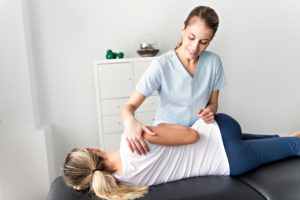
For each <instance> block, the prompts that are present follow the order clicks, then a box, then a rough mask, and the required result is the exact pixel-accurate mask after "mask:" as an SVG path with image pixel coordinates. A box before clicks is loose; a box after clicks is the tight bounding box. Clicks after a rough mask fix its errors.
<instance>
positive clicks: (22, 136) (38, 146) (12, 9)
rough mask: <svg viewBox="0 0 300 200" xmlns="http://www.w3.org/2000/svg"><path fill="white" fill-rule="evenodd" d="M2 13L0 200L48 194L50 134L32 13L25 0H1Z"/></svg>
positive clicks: (0, 8) (0, 22)
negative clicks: (43, 106) (31, 25)
mask: <svg viewBox="0 0 300 200" xmlns="http://www.w3.org/2000/svg"><path fill="white" fill-rule="evenodd" d="M0 14H1V16H0V27H1V31H0V55H1V59H0V91H1V94H0V95H1V96H0V157H1V161H0V199H9V200H14V199H24V200H27V199H28V200H35V199H36V200H38V199H43V198H45V196H46V194H47V192H48V190H49V186H50V179H49V173H50V170H49V164H50V165H51V166H53V159H52V160H51V161H48V156H47V154H48V152H47V147H48V149H50V148H51V146H50V145H47V144H46V139H45V137H49V138H51V133H50V132H49V131H50V126H49V125H48V126H43V127H41V124H40V120H39V119H40V117H39V112H40V110H39V100H38V99H39V98H38V92H37V84H36V82H35V81H36V78H35V76H36V74H35V71H34V69H35V65H34V58H33V52H32V48H31V38H30V35H31V34H30V30H29V26H28V21H27V19H28V18H27V17H26V12H24V10H23V4H22V2H21V1H11V0H2V1H0ZM46 133H47V134H46ZM50 155H51V154H50ZM52 168H54V167H52Z"/></svg>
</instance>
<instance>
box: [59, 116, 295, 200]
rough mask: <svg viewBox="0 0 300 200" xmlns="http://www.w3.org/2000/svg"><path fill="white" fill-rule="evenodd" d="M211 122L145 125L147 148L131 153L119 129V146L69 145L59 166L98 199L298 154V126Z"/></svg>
mask: <svg viewBox="0 0 300 200" xmlns="http://www.w3.org/2000/svg"><path fill="white" fill-rule="evenodd" d="M215 120H216V121H215V122H214V123H212V124H206V123H204V122H203V121H202V119H199V120H198V121H196V122H195V123H194V124H193V126H192V127H191V128H189V127H184V126H180V125H173V124H159V125H158V126H155V127H154V126H152V127H151V126H150V127H148V128H149V129H150V130H151V131H153V132H155V133H156V135H153V136H152V135H148V134H144V138H145V139H146V143H147V145H148V146H149V149H150V152H148V153H147V154H146V155H144V156H139V155H137V154H136V153H132V152H131V151H130V149H129V147H128V145H127V143H126V140H125V137H124V135H123V136H122V139H121V145H120V150H118V151H115V152H104V151H101V150H99V149H93V148H91V149H84V148H75V149H73V150H72V151H71V152H70V153H69V154H68V156H67V158H66V160H65V164H64V167H63V178H64V180H65V182H66V183H67V184H69V185H71V186H73V187H74V188H75V189H85V188H87V187H89V186H91V187H90V188H91V190H92V191H94V192H95V194H96V195H97V196H98V197H100V198H104V199H134V198H138V197H142V196H143V195H145V194H146V193H147V192H148V187H147V186H150V185H156V184H160V183H166V182H170V181H174V180H179V179H183V178H187V177H194V176H204V175H231V176H236V175H240V174H243V173H245V172H248V171H250V170H252V169H254V168H256V167H258V166H260V165H263V164H265V163H269V162H273V161H276V160H280V159H283V158H286V157H289V156H300V138H299V137H300V132H298V133H295V134H293V135H291V136H290V137H280V136H279V135H261V134H260V135H253V134H242V132H241V128H240V126H239V124H238V123H237V122H236V121H235V120H234V119H233V118H232V117H230V116H228V115H225V114H216V115H215Z"/></svg>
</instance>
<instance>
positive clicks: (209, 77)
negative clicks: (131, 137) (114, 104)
mask: <svg viewBox="0 0 300 200" xmlns="http://www.w3.org/2000/svg"><path fill="white" fill-rule="evenodd" d="M226 85H227V81H226V78H225V74H224V70H223V66H222V63H221V59H220V57H219V56H218V55H217V54H215V53H212V52H209V51H204V52H202V53H201V54H200V56H199V59H198V63H197V68H196V71H195V73H194V77H192V76H191V75H190V74H189V73H188V72H187V71H186V69H185V68H184V67H183V65H182V64H181V62H180V60H179V58H178V57H177V55H176V53H175V51H174V50H172V51H169V52H167V53H165V54H163V55H161V56H159V57H157V58H155V59H154V60H153V61H152V63H151V65H150V66H149V67H148V68H147V70H146V71H145V72H144V74H143V76H142V77H141V79H140V80H139V82H138V83H137V85H136V89H137V90H138V91H139V92H141V93H142V94H143V95H145V96H147V97H148V96H149V95H151V94H152V93H153V92H154V91H155V90H157V91H158V95H159V96H160V103H159V106H158V109H157V113H156V116H155V121H154V123H153V125H154V126H155V125H157V124H159V123H170V124H180V125H184V126H191V125H192V124H193V123H194V122H195V121H196V120H197V119H198V118H199V117H198V115H197V110H198V109H201V108H202V109H204V108H205V107H206V106H207V103H208V101H209V98H210V96H211V93H212V92H213V91H215V90H220V89H221V88H223V87H225V86H226Z"/></svg>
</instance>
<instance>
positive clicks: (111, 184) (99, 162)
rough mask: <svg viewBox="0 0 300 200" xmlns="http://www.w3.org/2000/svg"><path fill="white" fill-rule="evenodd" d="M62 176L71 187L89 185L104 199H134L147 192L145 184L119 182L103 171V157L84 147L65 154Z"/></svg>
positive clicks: (91, 189) (109, 173)
mask: <svg viewBox="0 0 300 200" xmlns="http://www.w3.org/2000/svg"><path fill="white" fill-rule="evenodd" d="M95 169H96V170H95ZM62 176H63V179H64V181H65V182H66V183H67V184H68V185H70V186H72V187H73V186H84V185H90V191H94V193H95V194H96V195H97V196H98V197H100V198H104V199H135V198H138V197H142V196H144V195H145V194H147V193H148V187H147V186H139V187H129V186H126V185H123V184H120V183H119V182H118V181H117V180H116V179H115V177H114V176H113V175H112V173H111V172H109V171H105V166H104V162H103V158H102V157H100V156H98V155H96V154H94V153H93V152H91V151H89V150H88V149H85V148H75V149H73V150H72V151H71V152H70V153H69V154H68V155H67V157H66V160H65V163H64V166H63V170H62Z"/></svg>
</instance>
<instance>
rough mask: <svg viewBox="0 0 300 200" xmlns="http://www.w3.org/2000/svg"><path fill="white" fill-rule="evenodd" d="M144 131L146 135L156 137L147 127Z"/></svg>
mask: <svg viewBox="0 0 300 200" xmlns="http://www.w3.org/2000/svg"><path fill="white" fill-rule="evenodd" d="M143 130H144V131H145V133H147V134H149V135H156V133H154V132H152V131H150V130H149V129H148V128H147V127H145V126H143Z"/></svg>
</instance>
